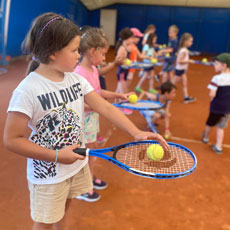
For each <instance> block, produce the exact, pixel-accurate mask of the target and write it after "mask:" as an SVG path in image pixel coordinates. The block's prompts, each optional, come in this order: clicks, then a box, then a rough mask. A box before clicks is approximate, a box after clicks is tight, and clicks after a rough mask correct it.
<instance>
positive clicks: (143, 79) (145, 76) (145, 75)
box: [136, 71, 148, 89]
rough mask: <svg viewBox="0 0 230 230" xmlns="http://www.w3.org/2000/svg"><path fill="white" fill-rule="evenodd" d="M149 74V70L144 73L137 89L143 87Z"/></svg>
mask: <svg viewBox="0 0 230 230" xmlns="http://www.w3.org/2000/svg"><path fill="white" fill-rule="evenodd" d="M147 76H148V72H146V71H145V72H144V74H143V77H142V78H141V79H140V81H139V82H138V84H137V86H136V89H140V88H141V85H142V84H143V82H144V81H145V79H146V78H147Z"/></svg>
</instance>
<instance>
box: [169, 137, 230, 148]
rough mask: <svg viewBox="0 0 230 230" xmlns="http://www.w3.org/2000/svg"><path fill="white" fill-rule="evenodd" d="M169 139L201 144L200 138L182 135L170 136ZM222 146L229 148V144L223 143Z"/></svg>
mask: <svg viewBox="0 0 230 230" xmlns="http://www.w3.org/2000/svg"><path fill="white" fill-rule="evenodd" d="M170 139H172V140H177V141H184V142H190V143H196V144H203V142H202V141H200V140H195V139H188V138H182V137H174V136H172V137H171V138H170ZM223 147H224V148H230V145H227V144H223Z"/></svg>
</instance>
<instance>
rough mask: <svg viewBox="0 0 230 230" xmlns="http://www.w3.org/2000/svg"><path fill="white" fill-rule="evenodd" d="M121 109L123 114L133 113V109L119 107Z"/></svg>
mask: <svg viewBox="0 0 230 230" xmlns="http://www.w3.org/2000/svg"><path fill="white" fill-rule="evenodd" d="M121 111H122V113H124V114H125V115H131V114H132V113H133V111H132V110H131V109H121Z"/></svg>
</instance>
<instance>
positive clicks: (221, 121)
mask: <svg viewBox="0 0 230 230" xmlns="http://www.w3.org/2000/svg"><path fill="white" fill-rule="evenodd" d="M214 68H215V71H216V72H220V74H218V75H215V76H214V77H213V78H212V80H211V82H210V84H209V85H208V88H209V89H210V92H209V96H210V98H211V103H210V113H209V117H208V119H207V122H206V127H205V131H204V132H203V134H202V141H203V142H204V143H205V144H206V143H208V142H209V136H210V133H211V130H212V127H214V126H216V128H217V133H216V144H212V145H211V149H212V150H213V151H214V152H216V153H217V154H221V153H222V151H223V148H222V144H223V139H224V129H225V128H227V126H228V119H229V114H230V54H229V53H222V54H220V55H218V56H217V57H216V58H215V64H214Z"/></svg>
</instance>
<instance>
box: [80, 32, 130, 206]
mask: <svg viewBox="0 0 230 230" xmlns="http://www.w3.org/2000/svg"><path fill="white" fill-rule="evenodd" d="M108 49H109V43H108V40H107V38H106V37H105V35H104V34H103V33H102V31H101V30H100V29H98V28H90V29H89V30H87V31H86V32H85V33H84V34H83V35H82V37H81V42H80V47H79V50H80V54H81V62H80V64H79V65H78V66H77V67H76V69H75V72H76V73H78V74H79V75H81V76H83V77H84V78H85V79H87V81H88V82H89V83H90V84H91V86H92V87H93V88H94V90H95V91H96V92H97V93H98V94H99V95H101V96H102V97H103V98H105V99H120V100H128V96H129V94H120V93H114V92H111V91H108V90H102V89H101V87H100V82H99V73H98V69H97V68H96V66H98V65H101V64H102V63H103V62H104V61H105V55H106V53H107V51H108ZM85 109H86V112H85V119H84V126H85V130H84V134H85V135H84V140H85V143H86V147H87V148H90V149H97V148H98V144H97V135H98V133H99V114H98V113H96V112H94V111H92V109H90V108H89V107H85ZM95 160H96V157H92V156H90V157H89V166H90V171H91V174H92V176H93V179H92V180H93V184H94V188H95V189H99V190H100V189H105V188H106V187H107V184H106V182H104V181H101V180H100V179H98V178H96V177H95V175H94V161H95ZM77 198H78V199H82V200H85V201H88V202H94V201H97V200H99V199H100V196H99V194H97V193H96V192H94V191H93V190H92V191H89V192H88V193H86V194H82V195H81V196H78V197H77Z"/></svg>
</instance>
